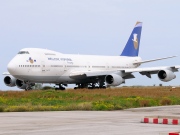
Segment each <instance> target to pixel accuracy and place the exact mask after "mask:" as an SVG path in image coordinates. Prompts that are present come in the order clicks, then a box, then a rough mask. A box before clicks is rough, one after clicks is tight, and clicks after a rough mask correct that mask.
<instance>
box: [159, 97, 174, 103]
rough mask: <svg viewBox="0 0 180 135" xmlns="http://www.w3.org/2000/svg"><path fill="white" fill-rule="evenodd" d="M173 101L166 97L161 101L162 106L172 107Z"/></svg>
mask: <svg viewBox="0 0 180 135" xmlns="http://www.w3.org/2000/svg"><path fill="white" fill-rule="evenodd" d="M171 104H172V101H171V99H169V98H167V97H164V98H163V99H162V100H160V105H171Z"/></svg>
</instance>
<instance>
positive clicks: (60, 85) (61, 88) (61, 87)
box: [55, 84, 67, 90]
mask: <svg viewBox="0 0 180 135" xmlns="http://www.w3.org/2000/svg"><path fill="white" fill-rule="evenodd" d="M56 85H58V86H59V88H55V90H65V87H63V85H64V86H67V84H56Z"/></svg>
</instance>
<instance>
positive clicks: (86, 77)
mask: <svg viewBox="0 0 180 135" xmlns="http://www.w3.org/2000/svg"><path fill="white" fill-rule="evenodd" d="M141 29H142V23H141V22H137V23H136V25H135V27H134V29H133V31H132V33H131V35H130V37H129V40H128V42H127V44H126V46H125V48H124V50H123V52H122V54H121V55H120V56H94V55H73V54H62V53H59V52H55V51H51V50H47V49H38V48H25V49H22V50H20V51H19V53H18V54H17V55H16V56H15V57H14V58H13V59H12V60H11V61H10V62H9V64H8V66H7V69H8V72H7V73H3V74H4V75H5V77H4V83H5V84H6V85H7V86H10V87H13V86H17V87H18V88H20V89H25V90H30V89H32V86H33V85H34V84H35V83H51V84H56V85H58V88H56V89H60V90H64V89H65V86H67V84H76V85H77V87H75V89H78V88H97V87H98V88H105V87H106V86H118V85H120V84H122V83H125V80H126V79H131V78H135V76H134V75H133V73H134V72H139V73H140V74H141V75H146V76H147V77H149V78H151V74H157V76H158V78H159V79H160V80H161V81H164V82H168V81H171V80H172V79H175V78H176V75H175V74H174V72H177V71H178V69H179V68H180V66H167V67H149V68H138V67H139V66H140V65H141V64H143V63H147V62H152V61H157V60H162V59H167V58H172V57H175V56H171V57H165V58H158V59H152V60H146V61H142V59H141V58H140V57H138V53H139V46H140V38H141Z"/></svg>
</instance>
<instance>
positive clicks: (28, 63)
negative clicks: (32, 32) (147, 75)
mask: <svg viewBox="0 0 180 135" xmlns="http://www.w3.org/2000/svg"><path fill="white" fill-rule="evenodd" d="M23 52H28V53H23ZM140 61H142V60H141V58H140V57H126V56H97V55H73V54H61V53H58V52H55V51H50V50H46V49H37V48H27V49H22V50H21V51H20V54H17V55H16V56H15V57H14V58H13V59H12V60H11V62H10V63H9V64H8V71H9V72H10V74H11V75H13V76H14V77H15V78H17V79H20V80H26V81H30V82H36V83H37V82H39V83H67V84H68V83H78V82H79V81H80V80H78V79H72V78H70V74H71V73H72V72H76V71H86V72H87V71H89V72H91V71H111V70H123V69H128V68H137V67H138V66H139V65H137V64H133V63H135V62H140ZM81 81H82V80H81Z"/></svg>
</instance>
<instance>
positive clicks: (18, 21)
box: [0, 0, 180, 90]
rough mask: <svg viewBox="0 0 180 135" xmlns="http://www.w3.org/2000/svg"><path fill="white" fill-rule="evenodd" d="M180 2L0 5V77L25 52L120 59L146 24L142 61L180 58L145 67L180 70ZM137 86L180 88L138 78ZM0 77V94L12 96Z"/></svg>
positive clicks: (10, 0)
mask: <svg viewBox="0 0 180 135" xmlns="http://www.w3.org/2000/svg"><path fill="white" fill-rule="evenodd" d="M179 5H180V1H179V0H149V1H146V0H16V1H15V0H1V1H0V47H1V53H0V58H1V68H0V72H1V73H3V72H6V71H7V64H8V63H9V61H10V60H11V59H12V58H13V57H14V56H15V55H16V54H17V52H18V51H19V50H20V49H22V48H28V47H34V48H45V49H50V50H54V51H58V52H61V53H70V54H88V55H110V56H117V55H120V54H121V52H122V50H123V48H124V46H125V44H126V42H127V40H128V38H129V36H130V33H131V31H132V29H133V27H134V25H135V23H136V22H137V21H141V22H143V28H142V34H141V43H140V51H139V56H140V57H142V59H143V60H148V59H154V58H160V57H166V56H172V55H177V56H179V57H176V58H173V59H168V60H163V61H157V62H152V63H147V64H143V65H142V66H141V67H151V66H172V65H180V51H179V49H180V45H179V44H180V43H179V39H180V26H179V25H180V17H179V13H180V8H179ZM134 75H135V76H136V78H135V79H130V80H126V84H125V85H127V86H133V85H148V86H152V85H154V84H155V85H159V84H163V85H173V86H174V85H177V86H179V85H180V81H179V80H180V73H176V75H177V78H176V79H174V80H172V81H170V82H168V83H164V82H161V81H160V80H159V79H158V77H157V75H153V76H152V79H149V78H147V77H146V76H142V75H140V74H139V73H135V74H134ZM3 79H4V76H3V75H1V76H0V80H1V81H0V90H9V89H17V88H9V87H7V86H5V84H4V81H3Z"/></svg>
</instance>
